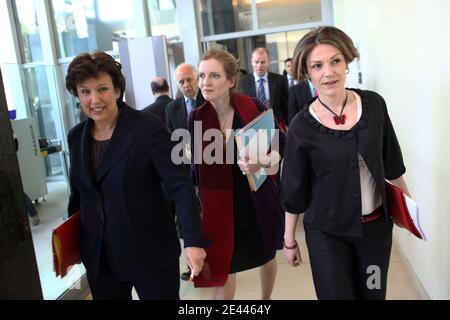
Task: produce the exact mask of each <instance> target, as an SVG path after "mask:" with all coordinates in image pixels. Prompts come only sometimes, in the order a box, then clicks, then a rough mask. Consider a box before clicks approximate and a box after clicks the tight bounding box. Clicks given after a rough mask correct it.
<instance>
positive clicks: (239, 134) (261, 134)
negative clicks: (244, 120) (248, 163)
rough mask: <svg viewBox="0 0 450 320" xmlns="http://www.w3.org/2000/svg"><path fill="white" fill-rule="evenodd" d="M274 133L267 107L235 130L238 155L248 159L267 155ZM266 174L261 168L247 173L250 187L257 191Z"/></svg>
mask: <svg viewBox="0 0 450 320" xmlns="http://www.w3.org/2000/svg"><path fill="white" fill-rule="evenodd" d="M274 135H275V120H274V117H273V110H272V109H268V110H266V111H264V112H262V113H261V114H259V116H257V117H256V118H255V119H253V120H252V121H251V122H249V123H248V124H247V125H246V126H245V127H243V128H241V129H239V130H237V131H236V134H235V137H234V138H235V140H236V145H237V147H238V150H239V156H240V157H241V158H244V157H245V156H249V158H250V159H257V158H260V157H261V156H264V155H267V153H268V152H269V149H270V147H271V144H272V139H273V138H274ZM266 178H267V174H266V172H265V171H264V169H263V168H261V169H260V170H259V171H258V172H255V173H254V174H252V175H247V179H248V182H249V184H250V189H251V190H252V191H257V190H258V189H259V187H260V186H261V185H262V184H263V183H264V181H265V180H266Z"/></svg>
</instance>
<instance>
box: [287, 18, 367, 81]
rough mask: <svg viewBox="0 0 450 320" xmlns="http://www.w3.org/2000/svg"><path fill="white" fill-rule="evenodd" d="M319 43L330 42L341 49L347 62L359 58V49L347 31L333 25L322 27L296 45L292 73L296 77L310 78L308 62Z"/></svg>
mask: <svg viewBox="0 0 450 320" xmlns="http://www.w3.org/2000/svg"><path fill="white" fill-rule="evenodd" d="M319 44H329V45H331V46H333V47H335V48H336V49H338V50H339V51H341V52H342V54H343V55H344V58H345V61H346V62H347V64H349V63H350V62H352V61H353V60H355V59H356V58H359V52H358V49H356V47H355V45H354V44H353V41H352V39H351V38H350V37H349V36H348V35H347V34H346V33H344V32H343V31H342V30H340V29H338V28H335V27H331V26H325V27H320V28H318V29H316V30H313V31H311V32H309V33H307V34H306V35H305V36H304V37H303V38H301V39H300V41H299V42H298V43H297V46H296V47H295V51H294V58H293V60H292V75H293V77H294V78H295V79H297V80H299V81H303V80H306V79H308V67H307V65H306V62H307V59H308V57H309V55H310V54H311V51H312V50H313V49H314V48H315V47H316V46H317V45H319Z"/></svg>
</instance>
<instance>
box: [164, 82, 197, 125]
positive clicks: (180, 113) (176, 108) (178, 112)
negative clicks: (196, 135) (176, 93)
mask: <svg viewBox="0 0 450 320" xmlns="http://www.w3.org/2000/svg"><path fill="white" fill-rule="evenodd" d="M196 101H197V103H196V106H195V108H198V107H201V105H202V104H204V103H205V98H203V95H202V92H201V91H200V89H199V90H198V93H197V98H196ZM187 117H188V114H187V111H186V101H184V96H181V97H179V98H178V99H176V100H174V101H172V102H170V103H169V104H168V105H167V108H166V127H167V129H169V131H170V132H172V131H174V130H175V129H187Z"/></svg>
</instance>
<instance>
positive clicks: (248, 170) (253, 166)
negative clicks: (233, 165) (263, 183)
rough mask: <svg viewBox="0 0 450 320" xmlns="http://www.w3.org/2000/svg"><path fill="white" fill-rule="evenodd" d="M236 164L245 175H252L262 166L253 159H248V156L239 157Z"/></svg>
mask: <svg viewBox="0 0 450 320" xmlns="http://www.w3.org/2000/svg"><path fill="white" fill-rule="evenodd" d="M238 165H239V168H240V169H241V171H242V173H243V174H245V175H252V174H254V173H255V172H258V171H259V170H260V169H261V168H262V167H263V166H262V165H261V164H260V163H258V162H257V161H255V160H250V159H249V158H248V157H245V158H241V159H239V161H238Z"/></svg>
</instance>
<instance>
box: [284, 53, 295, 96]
mask: <svg viewBox="0 0 450 320" xmlns="http://www.w3.org/2000/svg"><path fill="white" fill-rule="evenodd" d="M283 75H284V76H285V77H286V81H287V84H288V88H289V91H290V90H291V89H292V87H293V86H295V85H296V84H297V83H298V81H297V80H295V79H294V77H293V76H292V58H287V59H286V60H284V72H283Z"/></svg>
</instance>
